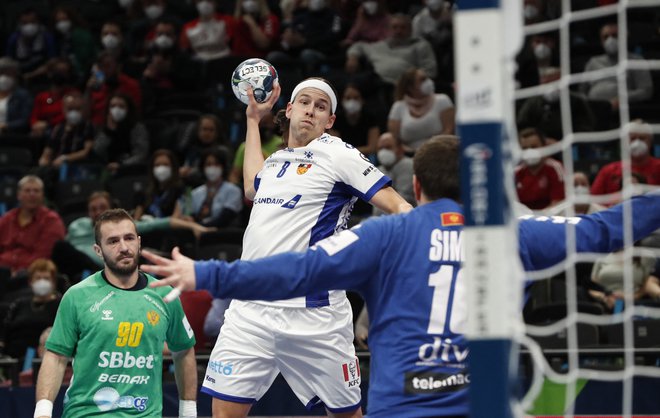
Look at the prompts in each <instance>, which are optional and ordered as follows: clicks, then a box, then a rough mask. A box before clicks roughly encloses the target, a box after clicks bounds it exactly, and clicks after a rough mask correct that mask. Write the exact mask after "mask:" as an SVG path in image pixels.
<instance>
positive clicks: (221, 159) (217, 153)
mask: <svg viewBox="0 0 660 418" xmlns="http://www.w3.org/2000/svg"><path fill="white" fill-rule="evenodd" d="M210 156H213V157H215V159H216V160H217V161H218V164H220V165H221V166H222V178H223V179H224V178H225V176H226V174H227V171H228V168H229V167H227V153H226V152H225V151H224V150H223V149H222V148H220V147H213V148H209V149H206V150H204V151H203V152H202V156H201V157H200V159H199V167H198V169H199V172H200V173H204V165H205V164H206V159H207V158H208V157H210Z"/></svg>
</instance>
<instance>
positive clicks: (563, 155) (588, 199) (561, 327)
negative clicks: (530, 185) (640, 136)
mask: <svg viewBox="0 0 660 418" xmlns="http://www.w3.org/2000/svg"><path fill="white" fill-rule="evenodd" d="M573 3H575V2H573ZM571 6H572V2H571V1H569V0H563V1H561V10H562V12H561V14H560V17H559V18H558V19H555V20H550V21H545V22H542V23H537V24H532V25H527V26H525V27H524V34H525V36H526V37H527V39H530V38H531V37H533V36H535V35H543V34H552V36H554V37H555V39H556V44H557V51H558V67H559V70H560V73H561V77H559V78H558V79H557V80H555V81H551V82H547V83H544V84H540V85H537V86H533V87H527V88H520V89H518V90H517V91H516V92H515V100H516V101H517V102H518V103H520V102H522V101H524V100H526V99H530V98H533V97H537V96H540V95H544V94H550V93H551V92H553V91H557V90H558V91H559V99H558V100H559V104H560V105H559V107H560V109H561V130H562V131H563V136H562V137H561V138H557V139H559V141H557V142H554V143H551V144H549V145H547V146H546V147H544V148H543V149H542V151H541V155H542V156H545V157H550V156H554V157H556V158H560V159H561V160H562V162H563V166H564V174H565V175H564V179H565V201H564V202H563V203H562V204H560V205H558V206H556V207H554V208H552V209H551V210H549V209H545V210H539V211H537V212H536V215H547V216H552V215H557V214H562V215H565V216H569V217H570V216H575V215H576V204H585V205H586V204H592V203H597V204H606V205H607V204H611V203H612V202H613V201H618V200H625V199H628V198H629V197H631V196H633V195H635V194H637V193H639V192H640V189H642V190H643V189H648V188H652V186H646V187H644V186H640V185H636V184H633V180H634V175H633V173H632V170H631V165H630V164H623V165H622V171H621V177H622V180H621V184H622V188H621V190H620V191H616V192H613V193H606V194H603V195H590V196H585V195H582V194H577V193H576V187H575V186H574V183H573V177H574V173H575V172H577V171H586V172H587V175H588V176H589V177H594V175H595V174H596V172H597V170H598V169H599V168H601V167H602V166H603V165H604V164H605V163H607V162H608V161H617V160H621V161H624V162H626V161H630V158H631V148H630V143H631V141H630V140H629V139H628V138H629V136H630V133H631V132H632V131H633V130H635V129H636V128H635V127H636V126H638V125H631V124H629V122H631V120H633V119H637V118H643V119H644V120H645V123H646V124H645V125H644V126H645V129H648V130H649V131H650V132H652V133H653V134H656V135H657V134H660V124H658V122H659V121H660V101H659V100H658V99H659V97H660V96H659V95H658V94H654V95H653V97H652V98H651V99H647V100H646V101H645V102H641V103H635V102H633V101H631V98H630V97H629V93H630V91H631V89H630V86H629V82H630V77H631V74H632V73H633V72H634V71H639V70H641V71H647V72H649V74H651V78H652V79H653V80H655V82H656V85H655V86H654V89H655V91H656V92H660V88H658V86H657V83H660V77H658V74H660V59H658V58H660V41H659V42H658V43H654V40H655V39H660V32H659V31H660V24H659V23H658V16H660V1H658V0H656V1H652V0H637V1H624V0H620V1H619V2H618V3H616V4H611V5H607V6H602V7H593V8H588V9H585V10H579V11H572V10H571ZM573 6H574V4H573ZM639 16H648V19H642V20H639V19H636V17H639ZM606 21H612V22H615V23H617V24H618V33H619V36H618V64H616V65H614V66H611V67H606V68H600V69H597V70H594V71H588V72H586V71H584V64H585V61H586V58H587V57H588V55H589V54H588V53H586V52H585V51H589V49H588V48H585V47H584V45H585V42H582V41H583V40H582V39H581V36H582V33H581V29H584V28H587V27H591V28H592V29H594V28H595V30H596V31H599V30H600V27H601V26H602V24H603V23H604V22H606ZM649 24H650V26H649ZM647 26H649V29H650V30H649V32H648V34H647V36H646V37H645V36H644V31H643V29H644V28H646V27H647ZM631 29H632V30H631ZM640 33H641V35H640ZM633 34H634V35H635V39H631V38H632V35H633ZM654 37H655V39H654ZM598 46H599V45H598ZM630 48H633V49H634V50H636V52H641V54H642V55H643V57H644V59H639V57H640V56H639V55H638V54H633V55H631V54H629V53H628V52H629V51H630ZM590 51H591V52H592V53H593V55H597V54H602V52H598V51H596V50H595V49H591V50H590ZM611 77H616V80H617V97H618V110H617V109H615V110H614V111H613V112H612V113H611V115H610V117H611V118H612V119H611V120H607V121H602V120H600V121H597V122H599V126H600V127H601V129H600V130H591V131H586V132H576V130H575V129H574V128H575V126H576V120H574V112H573V110H574V109H572V108H571V104H572V103H574V102H573V101H572V99H571V94H577V93H579V92H580V86H582V85H584V84H585V83H592V82H595V81H599V80H603V79H607V78H611ZM587 102H588V103H590V104H592V103H593V101H587ZM604 115H605V116H607V113H604ZM600 117H604V116H603V115H601V116H600ZM603 122H608V123H603ZM608 124H609V125H610V126H607V125H608ZM519 127H520V125H519ZM621 138H623V140H622V139H621ZM651 153H653V149H651ZM513 155H514V159H515V157H519V158H521V157H525V155H526V151H523V150H521V148H520V147H519V146H518V147H516V146H515V145H514V149H513ZM656 155H657V153H656ZM658 210H660V208H658ZM630 213H631V210H630V207H629V205H627V206H626V209H625V210H624V219H625V225H626V228H625V230H626V234H625V242H626V247H625V249H624V250H623V251H622V253H621V254H620V260H622V261H621V263H622V269H621V270H622V272H623V288H622V297H621V299H620V302H617V303H615V307H614V309H613V312H608V309H607V306H603V305H601V304H600V303H599V301H598V300H597V299H595V298H594V296H593V295H592V293H590V292H589V291H588V290H585V288H584V284H585V283H587V282H588V281H589V280H591V273H592V268H591V265H592V264H594V263H596V262H598V260H602V259H603V254H585V253H582V254H576V252H575V236H574V232H573V230H572V229H571V228H570V227H567V231H568V242H567V248H568V251H569V257H568V258H567V259H566V261H565V262H564V263H563V264H561V265H558V266H555V267H553V268H550V269H547V270H544V271H541V272H537V273H534V274H531V275H528V278H529V279H530V280H531V281H532V282H533V283H534V284H533V286H532V288H531V289H532V290H531V291H530V299H529V301H528V306H527V308H528V310H527V312H526V313H527V314H528V315H527V316H526V317H527V323H526V324H525V326H524V332H523V331H522V330H521V333H520V340H521V342H522V344H523V347H524V348H523V352H524V353H527V354H523V358H528V359H531V361H530V362H529V364H528V363H526V360H523V363H522V364H523V365H529V366H530V367H529V368H526V370H527V371H528V373H527V375H528V376H530V375H531V379H530V384H529V390H528V391H527V395H526V397H525V399H524V400H523V403H522V405H519V406H517V411H518V413H519V414H521V415H522V414H525V415H528V416H529V415H563V416H568V417H572V416H581V415H586V414H601V416H609V415H616V416H624V417H632V416H637V415H647V414H650V413H651V412H649V411H650V409H652V408H653V405H656V407H655V412H656V413H660V399H645V400H644V402H638V399H637V397H636V396H635V391H636V389H639V388H640V387H642V386H646V385H649V386H650V385H656V387H657V385H658V384H660V367H658V366H659V365H660V362H659V359H660V326H659V325H658V324H660V304H656V302H655V301H654V300H653V296H654V295H646V297H639V296H640V290H639V289H638V288H637V287H636V286H635V277H634V276H635V274H636V268H635V267H636V266H637V265H638V264H639V263H640V261H639V260H640V259H644V258H647V259H648V258H651V259H654V260H656V261H657V259H658V257H660V250H658V248H654V247H646V246H645V247H641V246H634V245H633V244H634V243H633V242H632V234H631V228H630V226H631V221H632V220H631V218H630ZM567 225H568V224H567ZM551 278H552V279H551ZM621 306H624V307H625V308H622V309H621ZM598 308H600V311H599V309H598ZM644 377H647V378H650V379H652V380H650V381H641V382H640V380H639V379H640V378H642V379H643V378H644ZM589 382H605V386H602V387H607V386H606V384H607V383H608V382H609V383H616V384H615V387H616V390H615V392H610V391H607V392H603V393H606V395H604V396H603V399H602V408H603V409H600V412H598V411H599V405H591V406H586V407H585V405H584V403H582V402H580V401H579V397H580V396H581V395H580V394H581V391H582V390H583V388H584V387H585V385H587V384H589ZM550 388H555V389H556V391H555V392H554V395H550V392H551V391H550ZM557 393H559V394H561V396H560V397H561V399H558V397H557ZM613 393H617V395H616V396H618V399H617V400H614V399H610V396H609V395H610V394H613ZM649 393H650V392H649ZM549 396H550V398H551V399H552V400H550V402H555V405H554V406H553V407H548V406H547V405H546V406H544V405H541V404H542V403H543V402H544V400H543V399H545V401H548V400H549V398H548V397H549ZM656 398H657V397H656ZM612 405H614V406H616V407H617V408H619V410H612V408H613V406H612ZM560 410H561V411H560ZM523 411H524V412H523ZM584 411H587V412H584Z"/></svg>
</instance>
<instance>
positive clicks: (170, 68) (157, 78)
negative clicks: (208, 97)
mask: <svg viewBox="0 0 660 418" xmlns="http://www.w3.org/2000/svg"><path fill="white" fill-rule="evenodd" d="M177 39H178V34H177V26H176V24H175V23H174V22H172V21H169V20H160V21H158V23H156V27H155V29H154V39H153V41H152V42H151V44H150V46H149V52H148V58H147V62H146V67H145V68H144V70H143V71H142V76H141V79H140V86H141V88H142V94H143V96H144V105H143V108H144V114H145V116H149V115H152V114H154V113H156V112H157V111H158V110H159V109H160V104H161V103H162V99H164V98H166V97H167V96H168V95H171V94H176V93H181V92H186V91H190V90H194V89H195V88H196V87H197V85H198V80H197V77H198V67H197V66H195V65H194V63H193V62H192V61H191V60H190V59H189V58H188V56H187V55H186V54H184V53H182V52H181V50H179V47H178V45H177Z"/></svg>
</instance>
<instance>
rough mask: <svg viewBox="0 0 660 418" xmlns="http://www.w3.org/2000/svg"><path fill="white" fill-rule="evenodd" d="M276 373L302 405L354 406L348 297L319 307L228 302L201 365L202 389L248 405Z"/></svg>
mask: <svg viewBox="0 0 660 418" xmlns="http://www.w3.org/2000/svg"><path fill="white" fill-rule="evenodd" d="M278 373H282V376H283V377H284V378H285V379H286V381H287V383H288V384H289V386H290V387H291V389H292V390H293V392H294V393H295V394H296V396H297V397H298V399H300V401H301V402H302V403H303V404H304V405H305V406H306V407H307V408H312V407H313V406H315V405H318V404H321V403H322V404H324V406H325V407H326V408H327V409H328V410H330V411H332V412H348V411H352V410H355V409H357V408H358V407H359V406H360V368H359V365H358V360H357V357H356V356H355V348H354V347H353V314H352V311H351V306H350V303H349V302H348V299H344V300H343V301H342V302H341V303H339V304H338V305H333V306H325V307H321V308H283V307H273V306H265V305H260V304H256V303H252V302H245V301H239V300H234V301H232V302H231V305H230V306H229V309H227V311H226V312H225V323H224V325H223V326H222V328H221V330H220V335H219V336H218V340H217V341H216V343H215V347H214V348H213V352H212V353H211V357H210V359H209V364H208V366H207V368H206V376H205V377H204V384H203V387H202V392H205V393H207V394H209V395H211V396H213V397H216V398H219V399H222V400H226V401H231V402H238V403H254V402H256V401H257V400H259V399H260V398H261V397H262V396H263V395H264V394H265V393H266V391H267V390H268V388H269V387H270V386H271V384H272V383H273V381H274V380H275V378H276V377H277V374H278Z"/></svg>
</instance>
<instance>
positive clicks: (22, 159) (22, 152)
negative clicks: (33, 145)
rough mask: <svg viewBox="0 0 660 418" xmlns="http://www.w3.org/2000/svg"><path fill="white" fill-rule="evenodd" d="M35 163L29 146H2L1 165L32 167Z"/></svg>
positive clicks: (0, 153)
mask: <svg viewBox="0 0 660 418" xmlns="http://www.w3.org/2000/svg"><path fill="white" fill-rule="evenodd" d="M33 163H34V159H33V157H32V152H30V150H29V149H28V148H19V147H0V165H1V166H3V167H7V166H17V167H30V166H32V164H33Z"/></svg>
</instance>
